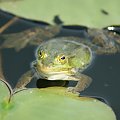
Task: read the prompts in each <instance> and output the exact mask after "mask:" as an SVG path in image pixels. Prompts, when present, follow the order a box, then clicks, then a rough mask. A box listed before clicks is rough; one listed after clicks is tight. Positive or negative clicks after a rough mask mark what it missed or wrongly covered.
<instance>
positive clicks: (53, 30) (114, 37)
mask: <svg viewBox="0 0 120 120" xmlns="http://www.w3.org/2000/svg"><path fill="white" fill-rule="evenodd" d="M119 28H120V27H119V26H108V27H105V28H103V29H98V28H88V27H82V30H81V32H80V36H77V37H76V36H70V37H68V36H67V37H66V36H64V37H56V35H57V34H59V32H60V31H61V26H48V27H46V28H45V29H43V28H42V29H41V28H34V29H30V30H25V31H23V32H20V33H13V34H11V35H5V36H4V35H3V38H4V37H5V38H6V39H5V42H3V44H2V45H1V47H0V48H1V49H3V48H15V49H16V51H20V50H21V49H23V48H25V47H26V46H27V45H35V46H41V45H42V47H43V46H44V45H45V46H47V45H48V46H49V44H50V43H49V41H50V42H51V41H52V39H54V41H56V44H55V45H54V46H53V45H52V44H51V49H49V50H48V51H52V49H54V47H55V46H57V47H56V51H59V52H60V51H61V50H60V49H59V50H57V48H59V45H63V43H64V42H65V41H68V43H70V44H73V43H74V44H75V45H77V44H79V47H80V48H81V47H82V48H84V47H87V48H89V53H91V54H89V55H90V56H91V57H90V58H91V59H90V60H89V62H86V59H84V57H83V58H82V57H77V55H79V54H80V53H81V51H80V53H76V51H74V50H75V48H74V49H73V48H72V47H71V50H73V52H72V51H71V52H70V53H71V54H73V53H76V54H77V55H76V57H75V58H76V59H74V61H72V62H73V63H74V62H75V63H76V64H78V67H76V66H72V67H73V68H72V67H71V70H69V72H68V71H66V73H63V72H62V70H63V71H64V69H65V68H64V69H59V70H61V71H59V72H58V71H57V72H56V71H54V70H55V69H52V70H53V71H52V73H54V74H48V71H43V70H48V67H44V65H42V66H40V65H39V60H38V58H39V57H38V56H39V55H38V54H37V53H38V52H37V51H39V50H38V49H37V50H36V53H35V56H36V60H35V61H34V62H32V63H31V66H30V70H29V71H28V72H26V73H25V74H23V75H22V76H21V78H20V80H19V82H18V84H17V85H16V88H23V87H24V86H26V85H27V84H28V83H29V82H30V81H31V80H32V79H33V78H34V77H35V78H37V79H39V78H44V79H46V80H58V79H61V80H65V79H66V80H68V81H69V80H75V81H78V84H77V85H76V87H74V88H71V87H70V88H69V91H72V92H81V91H83V90H84V89H85V88H87V87H88V86H89V85H90V83H91V81H92V79H91V78H90V77H88V76H87V75H83V74H82V73H83V71H84V70H86V68H87V67H88V66H89V65H90V64H91V63H92V59H93V58H94V56H95V54H107V55H109V54H115V53H118V52H120V35H119ZM17 38H20V39H18V41H16V39H17ZM64 40H65V41H64ZM60 41H61V42H60ZM59 42H60V43H59ZM62 42H63V43H62ZM47 43H49V44H47ZM66 43H67V42H65V44H66ZM38 48H39V47H38ZM46 48H47V47H46ZM61 48H62V46H61ZM66 48H67V44H66ZM46 50H47V49H46ZM46 50H45V49H44V51H43V52H42V53H41V54H42V55H43V54H44V55H45V56H49V55H47V54H46V52H47V51H46ZM45 51H46V52H45ZM68 51H70V48H69V49H68V50H67V49H66V51H64V52H63V55H64V54H65V53H66V54H67V53H68ZM59 52H58V53H59ZM61 52H62V51H61ZM53 53H54V52H52V53H51V55H53ZM82 53H84V54H86V55H87V54H88V53H87V52H86V51H84V52H83V51H82ZM55 54H57V53H55ZM66 54H65V55H66ZM93 54H94V55H93ZM44 55H43V56H44ZM61 55H62V53H61ZM73 55H74V54H73ZM58 56H59V54H58ZM52 57H53V56H52ZM64 57H65V58H66V56H64ZM64 57H63V59H64ZM43 58H44V57H43ZM53 58H54V59H52V58H51V59H52V60H53V61H55V60H56V59H57V58H55V56H54V57H53ZM67 59H69V60H68V61H71V60H72V58H67ZM81 59H82V60H83V61H82V62H83V64H85V65H86V64H87V65H86V66H85V65H84V67H83V66H79V65H80V64H79V62H78V61H79V60H81ZM48 60H49V59H48ZM43 61H44V60H43ZM43 63H45V62H43ZM48 63H49V61H48ZM69 63H70V62H69ZM72 65H75V64H72ZM48 66H49V65H48ZM57 66H59V65H56V68H58V67H57ZM42 67H43V68H45V69H41V68H42ZM64 67H66V69H68V68H69V67H70V64H67V66H64ZM67 67H68V68H67ZM50 68H51V67H50ZM69 69H70V68H69ZM70 71H72V72H70ZM73 71H74V72H73ZM70 73H71V74H70ZM80 84H81V85H80ZM16 88H15V89H16Z"/></svg>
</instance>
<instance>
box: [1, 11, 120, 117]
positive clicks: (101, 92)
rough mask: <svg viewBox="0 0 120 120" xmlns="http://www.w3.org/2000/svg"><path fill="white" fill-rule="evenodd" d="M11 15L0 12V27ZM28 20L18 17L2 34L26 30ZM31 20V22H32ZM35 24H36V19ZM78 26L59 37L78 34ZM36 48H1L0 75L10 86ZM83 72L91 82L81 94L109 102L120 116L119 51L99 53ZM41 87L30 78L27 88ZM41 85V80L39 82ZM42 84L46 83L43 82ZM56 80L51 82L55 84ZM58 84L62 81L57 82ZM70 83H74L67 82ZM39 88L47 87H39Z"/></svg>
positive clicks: (24, 69)
mask: <svg viewBox="0 0 120 120" xmlns="http://www.w3.org/2000/svg"><path fill="white" fill-rule="evenodd" d="M11 18H12V16H11V15H8V14H6V13H3V12H2V11H0V26H2V25H3V24H5V23H6V22H7V21H8V20H9V19H11ZM30 22H31V21H28V22H27V21H26V20H18V21H17V22H15V23H14V24H13V25H11V26H10V27H9V28H8V29H7V30H6V31H5V32H4V33H14V32H19V31H22V30H24V29H28V28H30V27H32V26H33V25H31V24H30ZM34 23H35V21H34ZM37 24H39V23H38V22H37ZM79 32H80V31H79V29H78V28H77V30H72V29H71V27H70V29H69V27H66V28H64V29H63V30H62V31H61V33H60V35H59V36H63V35H68V36H70V35H71V34H72V35H78V34H79ZM35 49H36V47H34V46H27V47H26V48H25V49H22V50H21V51H19V52H16V51H15V50H14V49H3V50H2V55H3V62H4V64H3V70H4V75H5V77H6V79H7V80H8V82H9V83H10V85H11V86H12V87H14V86H15V84H16V83H17V81H18V79H19V77H20V76H21V75H22V74H23V73H25V72H26V71H27V70H29V68H30V63H31V62H32V61H33V60H34V59H35V56H34V51H35ZM84 73H85V74H86V75H89V76H91V77H92V78H93V82H92V84H91V85H90V87H89V88H87V89H86V90H85V91H83V92H82V93H81V95H87V96H93V97H95V98H97V99H99V100H101V101H103V102H105V103H107V104H109V105H110V106H111V107H112V108H113V110H114V111H115V113H116V115H117V118H118V119H120V102H119V101H120V95H119V91H120V87H119V85H120V54H115V55H99V56H96V57H95V60H94V62H93V63H92V65H91V67H90V68H88V69H87V70H86V71H84ZM36 83H37V87H41V86H40V85H39V83H41V80H38V81H37V80H34V81H32V82H31V83H30V84H29V85H28V86H29V87H36ZM41 84H42V83H41ZM45 84H48V86H49V83H47V82H46V81H45ZM56 84H57V83H52V85H56ZM61 84H62V83H61ZM69 84H70V85H74V84H75V83H74V82H71V83H69ZM42 87H47V86H44V83H43V86H42Z"/></svg>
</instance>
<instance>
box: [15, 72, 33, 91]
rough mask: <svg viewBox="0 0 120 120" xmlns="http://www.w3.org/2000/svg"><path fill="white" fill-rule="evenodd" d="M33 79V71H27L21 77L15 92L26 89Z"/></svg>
mask: <svg viewBox="0 0 120 120" xmlns="http://www.w3.org/2000/svg"><path fill="white" fill-rule="evenodd" d="M33 77H34V74H33V71H32V70H29V71H27V72H26V73H25V74H23V75H22V76H21V77H20V79H19V81H18V83H17V85H16V86H15V89H14V90H16V89H22V88H25V86H26V85H27V84H28V83H29V82H30V81H31V80H32V78H33Z"/></svg>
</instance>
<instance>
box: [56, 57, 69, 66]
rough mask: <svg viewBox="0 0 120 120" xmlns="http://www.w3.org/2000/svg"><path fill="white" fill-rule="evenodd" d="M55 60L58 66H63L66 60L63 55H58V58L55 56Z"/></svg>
mask: <svg viewBox="0 0 120 120" xmlns="http://www.w3.org/2000/svg"><path fill="white" fill-rule="evenodd" d="M56 59H57V61H58V62H59V63H60V64H65V63H66V62H67V59H66V56H65V55H59V56H57V58H56Z"/></svg>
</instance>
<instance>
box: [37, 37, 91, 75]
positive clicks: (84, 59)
mask: <svg viewBox="0 0 120 120" xmlns="http://www.w3.org/2000/svg"><path fill="white" fill-rule="evenodd" d="M36 59H37V69H38V71H39V72H42V73H43V74H46V75H51V74H52V75H53V74H67V75H68V74H74V73H75V72H76V71H77V70H78V69H80V70H84V69H85V68H86V67H87V66H88V65H89V64H90V63H91V60H92V52H91V50H90V48H89V47H87V46H86V45H84V44H82V43H78V42H74V41H72V40H61V39H60V38H59V39H58V38H57V39H52V40H49V41H47V42H44V43H42V44H41V45H40V46H39V47H38V48H37V50H36Z"/></svg>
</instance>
